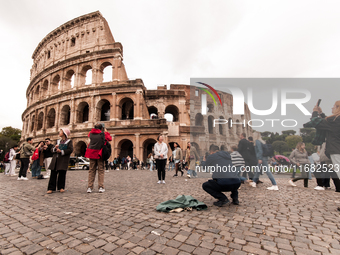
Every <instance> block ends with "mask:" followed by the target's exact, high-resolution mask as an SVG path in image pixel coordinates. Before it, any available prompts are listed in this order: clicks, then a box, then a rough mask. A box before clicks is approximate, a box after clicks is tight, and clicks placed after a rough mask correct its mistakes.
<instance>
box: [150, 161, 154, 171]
mask: <svg viewBox="0 0 340 255" xmlns="http://www.w3.org/2000/svg"><path fill="white" fill-rule="evenodd" d="M153 165H154V164H153V161H151V162H150V171H153V170H152V169H153Z"/></svg>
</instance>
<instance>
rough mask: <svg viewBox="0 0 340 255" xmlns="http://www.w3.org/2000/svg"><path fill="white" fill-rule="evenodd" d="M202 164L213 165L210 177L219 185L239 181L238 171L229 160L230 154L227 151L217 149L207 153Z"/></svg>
mask: <svg viewBox="0 0 340 255" xmlns="http://www.w3.org/2000/svg"><path fill="white" fill-rule="evenodd" d="M204 166H206V167H209V166H210V167H212V166H213V167H215V171H214V172H213V174H212V178H213V179H214V180H216V181H217V183H218V184H220V185H230V184H237V183H241V181H240V178H239V176H238V173H237V172H236V168H235V167H233V164H232V162H231V156H230V154H229V152H226V151H218V152H215V153H214V154H211V155H209V156H208V157H207V159H206V161H205V162H204ZM218 167H220V168H218ZM211 169H213V168H211Z"/></svg>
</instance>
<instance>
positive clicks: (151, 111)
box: [148, 106, 158, 119]
mask: <svg viewBox="0 0 340 255" xmlns="http://www.w3.org/2000/svg"><path fill="white" fill-rule="evenodd" d="M148 111H149V116H150V119H158V109H157V108H156V107H155V106H150V107H148Z"/></svg>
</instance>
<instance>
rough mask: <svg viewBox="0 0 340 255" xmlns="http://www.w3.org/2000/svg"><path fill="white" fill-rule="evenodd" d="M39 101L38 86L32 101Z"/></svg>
mask: <svg viewBox="0 0 340 255" xmlns="http://www.w3.org/2000/svg"><path fill="white" fill-rule="evenodd" d="M39 99H40V86H38V87H37V89H36V90H35V92H34V100H35V101H38V100H39Z"/></svg>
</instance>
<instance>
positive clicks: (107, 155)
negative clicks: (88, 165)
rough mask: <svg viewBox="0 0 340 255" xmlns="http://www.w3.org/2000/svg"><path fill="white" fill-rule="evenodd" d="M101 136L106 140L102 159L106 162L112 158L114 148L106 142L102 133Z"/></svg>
mask: <svg viewBox="0 0 340 255" xmlns="http://www.w3.org/2000/svg"><path fill="white" fill-rule="evenodd" d="M101 135H102V138H103V140H104V146H103V150H102V159H103V160H104V161H106V160H108V159H109V158H110V157H111V152H112V148H111V144H110V143H109V142H107V141H106V140H105V134H104V133H101Z"/></svg>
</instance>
